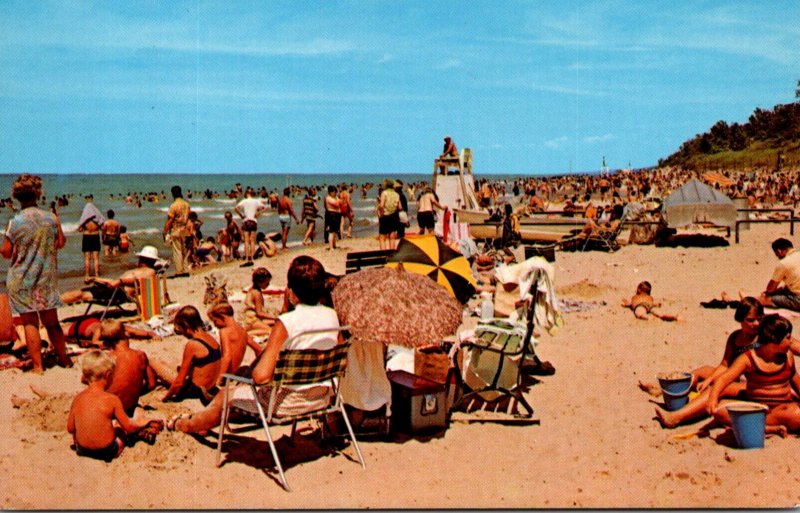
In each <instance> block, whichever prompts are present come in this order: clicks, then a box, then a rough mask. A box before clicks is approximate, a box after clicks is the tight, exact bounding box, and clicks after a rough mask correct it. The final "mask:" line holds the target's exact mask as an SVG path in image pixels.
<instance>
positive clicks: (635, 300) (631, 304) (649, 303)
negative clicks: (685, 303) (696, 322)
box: [622, 281, 683, 321]
mask: <svg viewBox="0 0 800 513" xmlns="http://www.w3.org/2000/svg"><path fill="white" fill-rule="evenodd" d="M652 290H653V286H652V285H650V282H649V281H643V282H641V283H639V285H637V286H636V294H634V295H633V297H632V298H631V299H630V301H628V300H627V299H623V300H622V306H624V307H626V308H630V309H631V310H633V315H635V316H636V318H637V319H641V320H643V321H646V320H649V319H650V316H651V315H652V316H653V317H655V318H657V319H661V320H662V321H682V320H683V319H682V318H681V316H679V315H670V314H663V313H661V312H659V311H658V310H657V308H658V307H660V306H661V303H656V300H655V299H653V296H651V295H650V292H651V291H652Z"/></svg>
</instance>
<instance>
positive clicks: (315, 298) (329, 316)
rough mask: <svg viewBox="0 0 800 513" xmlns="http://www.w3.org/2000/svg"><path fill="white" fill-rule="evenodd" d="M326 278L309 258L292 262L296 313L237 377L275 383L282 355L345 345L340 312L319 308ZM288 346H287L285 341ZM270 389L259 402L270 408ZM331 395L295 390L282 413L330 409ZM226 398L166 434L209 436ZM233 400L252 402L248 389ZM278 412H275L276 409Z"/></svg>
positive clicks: (317, 388)
mask: <svg viewBox="0 0 800 513" xmlns="http://www.w3.org/2000/svg"><path fill="white" fill-rule="evenodd" d="M326 276H327V273H326V272H325V269H324V268H323V267H322V264H321V263H320V262H319V261H318V260H316V259H314V258H312V257H310V256H305V255H303V256H299V257H297V258H295V259H294V260H292V263H291V265H290V266H289V271H288V273H287V284H288V289H289V292H288V294H289V300H290V301H291V303H292V305H294V309H293V310H292V311H290V312H286V313H283V314H281V315H280V316H279V317H278V320H277V321H276V322H275V325H274V327H273V329H272V333H271V334H270V337H269V341H268V342H267V347H266V349H265V350H264V351H263V352H262V353H261V355H260V356H259V357H258V358H256V360H255V361H254V362H253V364H252V365H250V366H249V368H248V367H242V368H240V369H239V373H240V374H243V373H247V372H248V371H250V372H249V373H250V375H251V377H252V379H253V380H254V381H255V382H256V384H259V385H264V384H267V383H270V382H271V381H272V378H273V375H274V373H275V366H276V364H277V362H278V356H279V355H280V353H281V351H283V350H296V349H320V350H325V349H331V348H333V347H335V346H336V345H337V344H339V343H341V342H342V337H341V335H340V334H338V332H337V331H335V330H338V328H339V318H338V317H337V315H336V312H335V311H334V310H333V309H332V308H329V307H327V306H323V305H321V304H320V298H321V297H322V296H323V294H324V293H325V277H326ZM328 328H330V329H331V331H329V332H326V331H323V332H319V333H309V334H306V335H301V336H299V337H297V335H299V334H301V333H302V332H304V331H308V330H318V329H328ZM287 341H290V343H289V344H288V345H287V344H286V342H287ZM270 392H271V389H270V387H261V388H259V399H260V401H261V403H262V404H263V405H264V407H265V409H266V405H267V404H268V401H269V394H270ZM331 394H332V390H331V389H330V387H328V386H321V385H312V386H302V387H297V388H296V389H295V390H293V391H292V392H291V393H289V394H287V395H285V397H283V398H281V399H280V401H281V402H280V408H279V411H280V412H285V413H295V412H298V411H305V410H306V409H311V408H313V407H314V406H315V405H317V404H327V401H328V400H329V399H330V396H331ZM223 399H224V393H220V394H217V395H216V396H215V397H214V399H213V400H212V401H211V403H210V404H209V405H208V406H207V407H206V409H204V410H202V411H200V412H197V413H194V414H192V415H187V414H181V415H178V416H176V417H173V418H171V419H170V420H169V421H168V422H167V429H169V430H175V431H183V432H185V433H199V434H205V433H206V432H207V431H208V430H209V429H212V428H214V427H216V426H218V425H219V423H220V419H221V417H222V407H223ZM228 399H229V400H238V399H245V400H247V399H252V395H251V393H250V387H248V386H241V387H235V388H231V389H230V392H229V396H228ZM276 408H277V407H276Z"/></svg>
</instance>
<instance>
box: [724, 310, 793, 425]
mask: <svg viewBox="0 0 800 513" xmlns="http://www.w3.org/2000/svg"><path fill="white" fill-rule="evenodd" d="M791 344H792V323H791V322H789V321H788V320H787V319H785V318H784V317H781V316H780V315H777V314H772V315H767V316H765V317H764V318H763V319H762V320H761V325H760V326H759V328H758V343H757V344H756V347H755V349H750V350H749V351H747V352H745V353H744V354H742V355H740V356H739V357H738V358H736V360H735V361H734V362H733V365H731V366H730V368H729V369H728V370H727V371H725V373H724V374H722V375H721V376H720V377H719V378H718V379H717V380H716V381H715V382H714V385H713V386H712V387H711V393H710V395H709V398H708V413H709V414H711V415H713V416H714V418H715V419H716V420H717V421H719V422H720V423H722V424H724V425H726V426H730V425H731V419H730V416H729V415H728V410H727V408H725V407H724V406H725V403H729V402H730V401H723V402H722V403H720V401H719V398H720V395H721V394H722V391H723V390H725V388H726V387H727V386H728V385H730V384H731V383H733V382H734V381H735V380H737V379H738V378H739V377H740V376H744V377H745V379H746V380H747V386H746V388H745V391H744V398H745V399H747V400H749V401H753V402H757V403H760V404H763V405H765V406H767V407H768V408H769V410H768V412H767V419H766V430H765V432H766V433H772V434H778V435H780V436H781V437H783V436H786V433H787V432H788V431H791V432H798V431H800V403H798V402H797V399H796V398H797V396H798V394H800V375H798V374H797V371H796V370H795V365H794V357H793V356H792V354H791V353H790V352H789V349H790V347H791ZM793 392H794V395H793Z"/></svg>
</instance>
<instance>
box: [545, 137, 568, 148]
mask: <svg viewBox="0 0 800 513" xmlns="http://www.w3.org/2000/svg"><path fill="white" fill-rule="evenodd" d="M568 141H569V137H567V136H566V135H562V136H561V137H556V138H555V139H550V140H548V141H545V142H544V145H545V146H547V147H548V148H550V149H552V150H559V149H561V148H563V147H564V146H565V145H566V144H567V142H568Z"/></svg>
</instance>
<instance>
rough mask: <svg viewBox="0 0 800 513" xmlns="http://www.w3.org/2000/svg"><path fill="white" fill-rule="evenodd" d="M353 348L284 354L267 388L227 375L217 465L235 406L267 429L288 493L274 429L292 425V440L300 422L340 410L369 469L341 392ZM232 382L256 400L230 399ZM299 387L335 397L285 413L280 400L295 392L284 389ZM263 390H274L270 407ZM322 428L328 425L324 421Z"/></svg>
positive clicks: (265, 432) (335, 330) (340, 329)
mask: <svg viewBox="0 0 800 513" xmlns="http://www.w3.org/2000/svg"><path fill="white" fill-rule="evenodd" d="M347 329H348V327H347V326H341V327H339V328H334V329H321V330H310V331H305V332H302V333H299V334H298V335H296V336H295V337H294V338H297V337H300V336H302V335H306V334H310V333H331V332H333V333H336V332H338V331H345V330H347ZM349 349H350V343H349V342H347V343H344V344H339V345H337V346H335V347H333V348H332V349H327V350H316V349H304V350H289V351H282V352H281V354H280V356H279V358H278V363H277V365H276V368H275V375H274V377H273V380H272V382H271V383H267V384H265V385H258V384H256V383H255V382H254V381H253V380H252V379H250V378H246V377H242V376H237V375H234V374H225V375H224V378H225V391H224V394H225V395H224V396H223V406H222V417H221V419H220V425H219V439H218V441H217V466H220V465H221V464H222V461H221V457H222V439H223V438H224V436H225V428H226V426H227V424H228V418H229V415H230V410H231V408H232V407H234V408H236V409H237V410H242V411H244V412H245V413H247V414H250V415H254V416H257V417H258V418H259V419H260V421H261V424H262V426H263V428H264V434H265V435H266V437H267V442H268V443H269V448H270V451H271V452H272V459H273V460H274V461H275V465H276V466H277V467H278V473H279V474H280V481H281V484H282V485H283V487H284V488H285V489H286V491H287V492H288V491H291V489H290V488H289V484H288V483H287V481H286V476H285V475H284V472H283V466H282V465H281V460H280V458H279V457H278V451H277V449H276V447H275V442H274V441H273V439H272V434H271V433H270V430H269V427H270V426H276V425H287V424H291V425H292V433H291V437H292V438H293V437H294V435H295V432H296V427H297V423H298V422H299V421H303V420H310V419H312V418H315V417H324V416H325V415H327V414H328V413H332V412H336V411H338V412H340V413H341V414H342V418H343V419H344V423H345V425H346V426H347V431H348V433H349V435H350V439H351V440H352V441H353V448H354V449H355V451H356V454H357V455H358V459H359V461H360V462H361V467H362V468H366V465H365V463H364V457H363V456H362V454H361V449H360V448H359V447H358V441H357V440H356V436H355V434H354V433H353V427H352V426H351V424H350V420H349V418H348V416H347V412H346V411H345V409H344V403H343V402H342V398H341V396H340V393H339V386H338V385H339V383H338V382H339V380H340V379H341V377H342V376H343V375H344V372H345V369H346V367H347V352H348V350H349ZM231 382H236V383H241V384H244V385H247V386H249V387H250V391H251V393H252V399H247V400H240V399H230V400H229V392H230V384H231ZM297 385H328V386H330V387H331V388H332V394H330V398H329V399H328V400H327V401H325V403H324V404H315V405H313V406H312V407H311V408H310V409H308V410H305V411H302V412H300V413H290V414H286V413H282V412H281V409H280V400H282V398H283V397H284V396H285V395H286V393H287V392H290V393H291V391H292V389H286V388H284V387H294V386H297ZM263 387H269V388H270V390H269V400H268V401H267V404H264V402H263V401H264V394H259V388H263ZM232 403H235V404H232ZM322 425H324V421H323V423H322Z"/></svg>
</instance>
